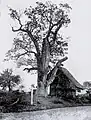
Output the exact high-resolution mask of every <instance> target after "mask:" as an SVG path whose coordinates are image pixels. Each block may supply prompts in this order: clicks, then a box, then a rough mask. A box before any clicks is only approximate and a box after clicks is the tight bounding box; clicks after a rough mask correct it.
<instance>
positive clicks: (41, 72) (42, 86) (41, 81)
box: [37, 39, 50, 97]
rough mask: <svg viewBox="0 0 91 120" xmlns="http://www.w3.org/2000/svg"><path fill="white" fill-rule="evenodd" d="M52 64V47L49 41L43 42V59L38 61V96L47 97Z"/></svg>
mask: <svg viewBox="0 0 91 120" xmlns="http://www.w3.org/2000/svg"><path fill="white" fill-rule="evenodd" d="M49 62H50V47H49V43H48V41H47V39H44V40H43V44H42V53H41V58H40V59H39V60H37V64H38V68H39V69H38V80H37V96H43V97H46V96H47V94H48V93H47V85H46V80H47V74H48V66H49Z"/></svg>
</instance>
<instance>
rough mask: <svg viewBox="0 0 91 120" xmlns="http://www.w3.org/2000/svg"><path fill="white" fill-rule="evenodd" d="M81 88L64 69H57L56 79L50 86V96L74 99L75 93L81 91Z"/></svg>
mask: <svg viewBox="0 0 91 120" xmlns="http://www.w3.org/2000/svg"><path fill="white" fill-rule="evenodd" d="M83 89H84V88H83V86H82V85H81V84H80V83H79V82H78V81H77V80H76V79H75V78H74V77H73V76H72V74H71V73H70V72H69V71H68V70H67V69H66V68H64V67H59V69H58V70H57V72H56V77H55V79H54V80H53V82H52V83H51V84H50V93H49V95H50V96H57V97H64V98H75V97H76V91H79V92H80V91H81V90H83Z"/></svg>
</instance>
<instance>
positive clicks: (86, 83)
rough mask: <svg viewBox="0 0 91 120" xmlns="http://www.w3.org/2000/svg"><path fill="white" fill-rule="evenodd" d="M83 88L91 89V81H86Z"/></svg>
mask: <svg viewBox="0 0 91 120" xmlns="http://www.w3.org/2000/svg"><path fill="white" fill-rule="evenodd" d="M83 86H84V87H88V88H90V87H91V81H85V82H84V83H83Z"/></svg>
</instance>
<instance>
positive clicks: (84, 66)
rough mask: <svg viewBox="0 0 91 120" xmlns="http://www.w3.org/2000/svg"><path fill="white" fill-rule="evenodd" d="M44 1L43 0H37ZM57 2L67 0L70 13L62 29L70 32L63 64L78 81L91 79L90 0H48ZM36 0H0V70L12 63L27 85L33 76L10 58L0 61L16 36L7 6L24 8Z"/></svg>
mask: <svg viewBox="0 0 91 120" xmlns="http://www.w3.org/2000/svg"><path fill="white" fill-rule="evenodd" d="M41 1H43V2H44V1H45V0H41ZM51 1H52V2H54V3H56V4H58V3H60V2H61V1H64V2H67V3H69V5H70V6H71V7H72V10H71V13H70V16H71V24H70V25H69V27H68V28H67V29H66V30H65V35H67V36H70V41H69V52H68V57H69V59H68V60H67V61H66V62H65V63H64V64H65V67H66V68H67V69H68V70H69V71H70V72H71V73H72V74H73V76H74V77H75V78H76V79H77V80H78V81H79V82H80V83H83V82H84V81H90V80H91V73H90V72H91V54H90V51H91V33H90V32H91V14H90V11H91V0H51ZM35 2H36V0H32V1H31V0H1V1H0V71H2V70H4V69H5V68H8V67H9V68H11V67H13V69H14V71H15V73H16V74H20V75H21V76H22V79H23V84H24V85H25V86H26V88H27V89H28V88H29V87H30V84H33V83H36V78H37V76H36V75H35V74H34V75H30V74H29V73H28V74H27V72H23V71H22V68H20V69H19V68H16V64H14V63H13V62H11V61H10V62H3V59H4V58H5V53H6V52H7V51H8V50H9V49H10V48H11V47H12V42H13V38H14V37H15V36H16V34H15V33H13V32H12V30H11V26H10V24H11V20H10V18H9V15H8V7H12V8H14V9H24V8H26V7H29V6H30V5H35Z"/></svg>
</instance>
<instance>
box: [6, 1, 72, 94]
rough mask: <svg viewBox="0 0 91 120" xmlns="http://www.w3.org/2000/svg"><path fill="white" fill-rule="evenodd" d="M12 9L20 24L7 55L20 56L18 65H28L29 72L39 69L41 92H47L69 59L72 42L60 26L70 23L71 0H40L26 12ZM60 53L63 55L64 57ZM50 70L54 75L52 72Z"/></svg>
mask: <svg viewBox="0 0 91 120" xmlns="http://www.w3.org/2000/svg"><path fill="white" fill-rule="evenodd" d="M9 10H10V17H11V18H12V19H13V20H14V21H15V22H16V26H17V27H16V28H15V27H12V31H13V32H17V37H16V38H14V42H13V47H12V48H11V50H9V51H8V52H7V54H6V56H7V58H9V59H14V60H16V61H17V64H18V66H21V65H26V66H28V67H27V68H24V70H27V71H28V72H30V71H31V70H37V76H38V78H37V95H38V96H47V87H48V85H49V84H50V83H51V82H52V81H53V79H54V77H55V73H56V71H57V68H58V66H60V65H62V62H63V61H65V60H66V59H67V57H63V56H64V55H65V49H67V46H68V42H67V40H64V39H63V37H62V34H61V31H60V29H62V28H63V27H67V26H68V24H69V23H70V18H69V12H70V10H71V7H70V6H69V5H68V4H67V3H66V4H59V5H56V4H53V3H51V2H46V3H42V2H36V6H35V7H32V6H30V7H29V8H26V9H25V11H23V12H22V11H20V10H19V11H17V10H14V9H11V8H9ZM65 47H66V48H65ZM58 56H62V57H63V58H61V60H60V59H59V58H58ZM50 63H52V64H53V68H52V67H51V66H50ZM29 66H30V68H29ZM50 71H51V76H48V73H49V72H50Z"/></svg>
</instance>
